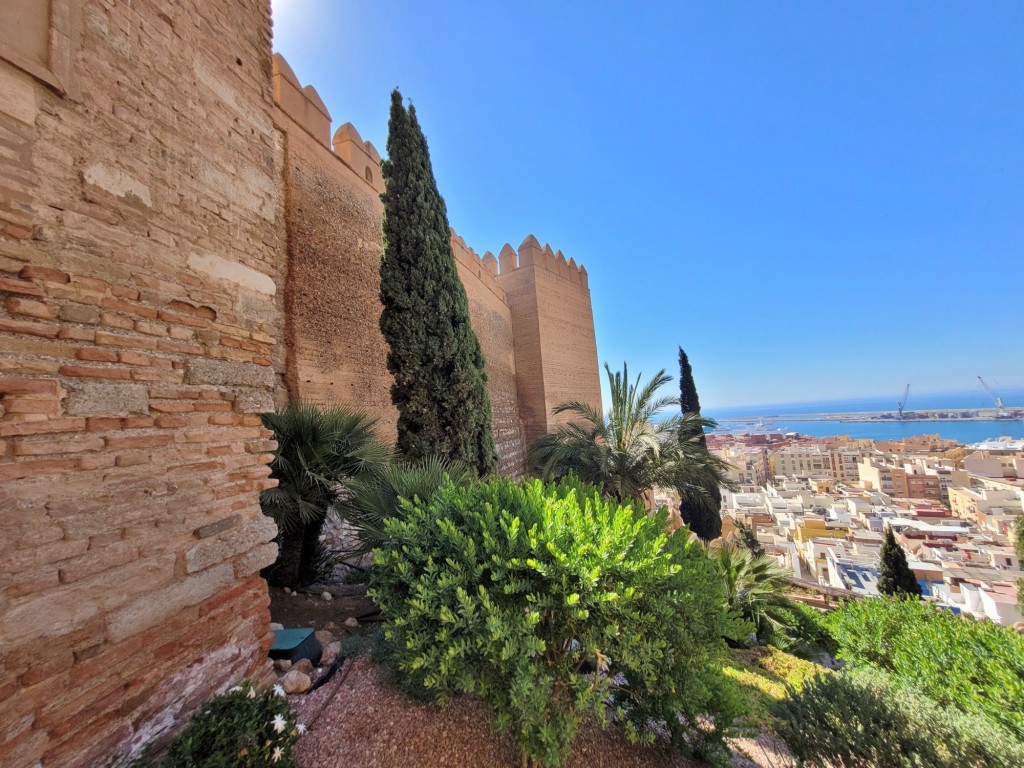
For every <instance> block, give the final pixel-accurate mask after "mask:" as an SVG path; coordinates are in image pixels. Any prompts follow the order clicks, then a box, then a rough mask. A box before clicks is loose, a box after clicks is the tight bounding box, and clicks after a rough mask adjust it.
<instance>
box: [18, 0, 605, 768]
mask: <svg viewBox="0 0 1024 768" xmlns="http://www.w3.org/2000/svg"><path fill="white" fill-rule="evenodd" d="M11 2H13V3H14V6H16V7H17V9H18V13H31V14H38V17H37V18H36V17H33V18H35V20H36V21H38V29H39V30H42V31H43V32H46V34H42V35H40V36H37V37H33V38H31V39H27V38H26V39H22V38H20V37H18V36H17V35H15V34H14V33H12V32H11V31H10V28H9V27H5V26H4V25H0V723H2V724H3V726H2V727H0V756H2V757H0V762H2V763H3V765H4V768H29V767H30V766H39V765H42V766H46V768H63V767H64V766H74V767H77V766H81V767H82V768H86V767H91V766H94V765H104V764H107V762H108V760H109V759H110V758H124V757H126V756H128V755H130V754H133V753H134V752H137V750H138V748H139V747H141V745H142V744H143V743H145V742H147V741H149V740H150V739H152V738H160V737H162V736H166V735H167V734H168V733H169V732H170V730H171V729H173V728H174V727H176V726H178V725H180V724H181V723H182V722H183V721H184V719H185V718H186V717H187V716H188V715H189V714H191V713H192V712H193V711H195V709H196V708H197V707H198V706H199V704H200V703H201V702H202V701H204V700H205V699H206V698H208V697H209V696H210V695H211V694H212V693H214V692H216V691H221V690H224V689H225V688H226V687H227V686H229V685H231V684H233V683H234V682H237V681H238V680H239V679H240V678H242V677H243V676H247V675H248V676H256V677H260V676H264V675H267V674H269V664H268V662H267V659H266V652H267V648H268V646H269V643H270V634H269V632H268V625H269V611H268V605H269V601H268V593H267V585H266V583H265V582H264V581H263V580H262V579H261V578H260V576H259V570H260V568H262V567H263V566H265V565H268V564H269V563H271V562H272V561H273V560H274V557H275V553H276V547H275V545H274V544H273V542H272V539H273V537H274V534H275V532H276V531H275V527H274V525H273V523H272V522H271V521H270V520H269V518H267V517H265V516H264V515H262V513H261V511H260V508H259V503H258V497H259V493H260V491H261V490H262V489H264V488H267V487H270V486H271V485H272V483H273V481H270V480H269V479H268V476H269V468H268V467H267V464H268V462H269V461H270V460H271V458H272V456H271V453H270V451H271V450H273V448H274V443H273V441H272V440H270V439H269V437H270V433H269V432H268V431H267V430H264V429H263V428H262V426H261V421H260V416H259V414H260V413H263V412H266V411H269V410H272V409H274V408H275V406H278V405H281V404H282V403H283V402H284V401H285V400H286V398H287V397H288V396H289V395H293V396H294V395H298V396H303V397H308V398H310V399H313V400H317V401H321V402H334V401H341V402H348V403H351V404H354V405H357V406H359V407H361V408H366V409H369V410H371V411H372V412H374V413H376V414H377V415H379V416H380V417H381V424H382V427H383V430H384V433H385V436H388V437H393V433H394V424H395V412H394V408H393V406H392V405H391V401H390V393H389V389H390V385H391V378H390V376H389V374H388V371H387V366H386V352H387V350H386V345H385V344H384V341H383V338H382V337H381V334H380V330H379V327H378V318H379V314H380V309H381V308H380V301H379V298H378V292H379V291H378V288H379V261H380V257H381V227H380V224H381V214H382V210H381V203H380V200H379V194H380V192H381V191H382V189H383V180H382V178H381V175H380V157H379V155H378V153H377V151H376V149H375V148H374V147H373V146H372V145H371V144H369V143H368V142H365V141H363V140H362V138H361V137H360V136H359V134H358V132H357V131H356V129H355V128H354V127H353V126H351V125H349V124H345V125H342V126H341V127H340V128H339V129H338V130H337V131H336V132H335V133H334V134H333V136H332V135H331V117H330V114H329V112H328V110H327V108H326V106H325V105H324V103H323V101H322V100H321V99H320V97H319V95H318V94H317V93H316V91H315V89H313V88H312V87H311V86H309V85H307V86H302V85H301V84H300V83H299V81H298V79H297V78H296V77H295V74H294V73H293V72H292V71H291V69H290V67H288V66H287V63H286V62H284V60H283V59H280V58H279V57H276V58H274V59H272V57H271V52H270V37H271V35H270V18H269V5H268V4H267V3H266V2H252V3H241V4H239V3H234V4H231V5H230V8H228V7H226V6H223V5H222V4H218V3H208V2H201V1H200V0H179V2H177V3H174V4H170V3H166V2H161V0H134V1H133V2H132V3H100V2H93V1H92V0H11ZM14 6H11V7H14ZM3 12H7V11H6V9H5V10H4V11H3ZM0 18H2V16H0ZM47 25H49V30H48V31H47V29H46V28H47ZM30 26H31V25H30ZM31 28H32V29H35V28H36V27H35V26H32V27H31ZM19 46H20V47H19ZM12 51H13V53H12ZM452 239H453V251H454V253H455V258H456V264H457V266H458V270H459V275H460V277H461V279H462V282H463V284H464V286H465V288H466V293H467V297H468V299H469V306H470V312H471V315H472V322H473V326H474V328H475V330H476V332H477V335H478V337H479V338H480V342H481V345H482V347H483V350H484V354H485V355H486V357H487V371H488V376H489V386H490V392H491V400H492V405H493V409H494V424H495V430H494V431H495V438H496V441H497V444H498V447H499V452H500V454H501V470H502V471H503V472H505V473H507V474H518V473H520V472H521V471H522V469H523V450H524V445H525V439H526V435H524V425H525V426H526V428H527V429H528V430H529V433H530V434H533V433H536V432H537V431H538V430H542V429H543V428H544V426H545V425H546V424H547V422H546V421H545V418H546V417H545V416H544V410H545V408H547V407H548V403H549V402H552V401H553V398H555V397H556V396H558V395H560V394H561V393H567V394H568V393H571V394H572V396H574V397H576V396H581V395H582V396H584V397H591V392H590V390H589V389H588V386H589V384H588V382H590V381H593V382H595V383H596V375H597V369H596V357H588V356H587V355H588V354H589V352H587V350H590V349H592V347H593V324H592V321H591V319H590V304H589V292H588V290H587V281H586V272H585V270H582V268H577V267H576V265H575V264H574V263H573V262H571V261H568V262H567V261H565V260H564V259H563V258H561V255H560V254H558V253H552V252H551V250H550V248H548V249H546V250H545V249H542V248H540V247H539V246H537V247H536V248H535V247H534V244H535V243H536V240H535V239H528V241H529V242H528V243H526V245H527V246H528V247H527V248H525V250H524V249H522V248H521V249H520V253H519V254H516V253H515V252H514V251H513V252H512V254H511V256H510V255H509V254H508V253H506V251H505V250H503V251H502V253H501V254H500V256H499V258H497V259H496V258H495V257H494V256H493V255H491V254H489V253H485V254H484V256H483V257H482V258H478V257H477V255H476V254H475V252H473V251H472V250H471V249H469V248H468V247H466V246H465V243H464V242H463V241H462V240H461V238H459V237H458V236H457V235H455V234H454V233H453V234H452ZM508 250H510V249H508ZM499 267H500V268H499ZM588 323H589V325H588ZM580 350H583V352H581V351H580ZM563 353H564V354H567V355H568V357H567V358H566V359H565V360H562V359H561V358H560V357H559V356H560V355H562V354H563ZM591 363H592V365H591ZM588 365H589V366H590V367H589V369H588V368H587V366H588ZM593 393H596V394H594V397H593V399H592V402H594V403H595V404H597V403H599V398H600V394H599V391H598V390H597V389H596V386H595V387H594V388H593Z"/></svg>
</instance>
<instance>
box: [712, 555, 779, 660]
mask: <svg viewBox="0 0 1024 768" xmlns="http://www.w3.org/2000/svg"><path fill="white" fill-rule="evenodd" d="M709 554H710V556H711V562H712V564H713V565H714V566H715V570H716V571H717V572H718V575H719V577H720V578H721V580H722V588H723V589H724V591H725V599H726V602H727V603H728V604H729V608H731V609H732V610H733V611H734V612H735V613H736V614H738V615H739V616H741V617H742V618H743V619H745V620H746V621H748V622H750V624H751V625H752V626H753V628H754V633H755V636H756V639H757V641H758V642H761V643H765V644H767V643H771V644H772V645H776V646H778V647H781V648H783V649H785V648H786V647H787V646H789V645H790V644H791V643H793V642H795V641H796V640H798V639H799V638H797V637H796V632H795V629H796V628H795V627H793V622H792V618H791V615H790V614H791V611H790V609H791V607H792V604H793V603H792V600H790V599H789V598H788V597H787V596H786V592H787V591H788V589H789V583H788V579H789V577H790V575H791V574H790V572H789V570H787V569H786V568H783V567H782V566H780V565H779V564H778V563H777V562H776V561H775V559H774V558H772V557H769V556H767V555H755V554H754V553H753V552H751V551H750V550H749V549H747V548H746V547H743V546H741V545H739V544H736V543H735V542H732V541H724V542H721V543H720V544H718V545H717V546H713V547H711V548H710V550H709Z"/></svg>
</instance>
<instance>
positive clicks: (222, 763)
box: [159, 681, 302, 768]
mask: <svg viewBox="0 0 1024 768" xmlns="http://www.w3.org/2000/svg"><path fill="white" fill-rule="evenodd" d="M278 691H280V689H278V688H277V687H276V686H275V688H265V687H262V686H259V685H256V684H255V683H252V682H250V681H243V682H242V684H241V685H238V686H235V687H234V688H232V689H231V690H230V691H228V692H227V693H224V694H220V695H218V696H214V697H213V698H211V699H210V700H209V701H207V702H206V703H205V704H204V705H203V707H202V709H200V710H199V712H198V713H197V714H196V715H195V717H193V718H192V720H191V721H190V722H189V724H188V725H187V726H185V729H184V730H183V731H182V732H181V733H179V734H178V735H177V736H176V737H174V739H173V740H172V741H171V744H170V747H169V749H168V751H167V754H166V756H165V757H164V759H163V760H162V761H161V762H160V763H159V766H160V768H195V766H204V768H263V766H267V767H268V768H269V767H270V766H273V768H290V766H292V765H293V762H292V746H293V745H294V744H295V740H296V739H297V738H298V736H299V733H300V731H301V730H302V729H301V728H300V727H299V726H298V725H296V723H295V716H294V715H293V714H292V711H291V710H290V709H289V707H288V701H287V700H286V699H285V697H284V692H283V691H280V692H278Z"/></svg>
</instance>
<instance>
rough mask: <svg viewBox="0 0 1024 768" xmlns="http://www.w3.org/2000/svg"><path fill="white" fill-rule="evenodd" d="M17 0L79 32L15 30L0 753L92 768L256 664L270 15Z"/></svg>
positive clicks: (234, 6)
mask: <svg viewBox="0 0 1024 768" xmlns="http://www.w3.org/2000/svg"><path fill="white" fill-rule="evenodd" d="M5 5H6V0H5ZM15 5H18V1H17V0H15ZM20 5H21V7H20V8H15V9H14V11H17V12H18V13H21V14H28V15H22V16H20V17H18V19H17V20H18V21H31V20H32V19H31V18H30V17H29V15H30V14H33V13H41V14H42V17H41V23H43V24H44V25H45V24H51V25H53V26H54V29H53V36H52V37H51V45H57V46H59V45H65V44H67V45H73V48H72V49H71V55H70V59H69V61H70V66H69V67H67V68H66V69H65V70H63V71H61V69H60V68H59V67H51V68H50V74H52V75H53V76H52V77H50V78H49V81H47V72H42V74H41V75H40V76H36V75H35V74H29V72H31V71H33V67H32V63H31V62H30V61H29V62H25V61H20V63H21V64H23V65H24V66H17V67H16V66H12V65H11V64H10V63H9V61H10V60H11V59H14V60H19V59H18V52H17V51H15V52H14V53H11V54H10V55H9V56H8V55H7V54H8V53H9V52H10V49H11V46H12V45H18V44H19V42H20V41H19V40H18V39H10V37H12V36H13V35H12V34H9V35H8V37H7V38H5V37H4V34H5V33H4V31H3V30H6V32H7V33H16V32H17V31H18V30H17V29H16V28H12V26H10V24H8V25H7V26H5V25H4V24H3V23H0V42H2V43H4V44H5V45H6V46H7V47H6V48H0V55H3V56H4V57H5V58H4V59H0V233H2V234H0V553H2V555H0V659H2V661H0V665H2V666H0V763H2V764H3V766H5V768H20V767H21V766H34V765H42V766H45V767H46V768H49V767H50V766H94V765H102V764H104V763H105V762H106V757H107V756H109V755H118V754H121V755H123V754H125V753H127V752H128V751H129V749H130V748H131V745H133V744H134V745H138V744H140V743H141V742H142V741H144V740H146V739H147V738H149V736H150V735H152V734H156V733H158V732H159V731H161V730H163V729H166V727H167V726H168V725H169V724H170V723H172V722H174V721H175V720H176V719H178V716H179V714H180V713H184V712H190V711H191V710H192V709H194V708H195V706H196V705H197V704H198V703H199V702H200V701H202V700H203V699H204V698H206V697H207V696H208V695H209V694H210V693H211V692H212V691H214V690H215V689H218V688H223V686H225V685H227V684H229V683H230V682H232V681H236V680H238V679H239V678H241V677H242V676H243V675H247V674H260V673H262V672H264V671H265V670H266V667H265V661H264V659H265V649H266V647H267V644H268V642H269V636H268V631H267V627H268V621H269V617H268V599H267V589H266V585H265V583H264V582H263V581H262V580H261V579H260V578H259V575H258V570H259V568H260V567H262V566H264V565H266V564H268V563H269V562H272V560H273V558H274V555H275V546H274V545H273V544H272V543H268V542H270V540H271V539H272V538H273V535H274V532H275V531H274V526H273V524H272V523H270V522H269V520H268V519H267V518H265V517H264V516H263V515H261V514H260V510H259V505H258V502H257V497H258V494H259V491H260V490H261V489H262V488H264V487H266V485H267V483H268V480H267V476H268V468H267V466H266V464H267V461H268V458H269V456H268V453H267V452H268V451H269V450H270V449H271V448H272V446H273V443H272V442H270V441H269V440H268V439H267V437H268V436H267V433H266V432H265V430H263V429H262V427H261V426H260V420H259V416H258V415H257V414H258V413H259V412H260V411H263V410H266V409H268V408H272V407H273V405H274V399H275V392H276V391H280V392H281V393H282V394H283V388H282V387H281V386H279V377H278V375H277V374H276V373H275V371H279V370H283V353H282V350H281V347H280V346H279V344H278V340H279V339H280V338H281V336H282V333H283V326H284V323H283V299H282V293H281V292H280V291H278V290H277V288H276V286H277V285H282V284H283V283H284V277H285V276H284V272H283V270H284V268H285V265H286V261H285V259H284V258H283V253H284V226H283V192H282V185H281V183H280V179H279V173H278V169H279V168H280V167H281V164H282V158H281V152H282V150H281V138H280V135H279V133H278V132H277V131H276V130H275V128H274V125H273V122H272V119H271V111H272V108H273V100H272V95H271V58H270V18H269V7H268V2H267V0H244V1H243V0H237V1H236V2H229V3H223V2H216V3H214V2H205V1H204V0H178V1H177V2H156V1H155V0H148V1H147V0H134V2H131V3H126V2H101V1H100V0H86V1H85V2H81V3H79V2H77V0H52V2H45V1H44V0H33V2H32V3H21V4H20ZM9 10H11V7H10V6H9V7H8V8H7V9H5V11H4V12H5V13H6V12H7V11H9ZM14 11H11V12H12V13H13V12H14ZM6 20H7V21H8V22H10V17H8V18H7V19H6ZM40 39H42V38H40ZM54 41H55V42H54ZM44 43H45V41H44ZM43 53H46V51H43ZM32 54H33V51H31V50H29V51H27V52H26V55H27V56H31V55H32ZM5 59H6V60H5ZM43 64H44V65H45V64H46V61H45V60H43ZM26 70H28V71H29V72H27V71H26Z"/></svg>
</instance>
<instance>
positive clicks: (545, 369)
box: [497, 235, 601, 443]
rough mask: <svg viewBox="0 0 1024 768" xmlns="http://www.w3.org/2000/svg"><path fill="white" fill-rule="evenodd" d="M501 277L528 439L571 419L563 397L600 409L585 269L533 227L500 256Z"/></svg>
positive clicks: (520, 406)
mask: <svg viewBox="0 0 1024 768" xmlns="http://www.w3.org/2000/svg"><path fill="white" fill-rule="evenodd" d="M498 258H499V261H500V273H499V274H498V276H497V282H498V285H499V286H500V287H501V288H502V289H503V290H504V291H505V295H506V297H507V301H508V305H509V308H510V311H511V315H512V326H513V328H514V329H515V334H514V345H513V346H514V354H515V366H516V382H517V389H518V392H519V408H520V413H521V414H522V420H523V428H524V432H525V439H526V441H527V443H530V442H532V441H533V440H536V439H537V438H538V437H540V436H541V435H544V434H546V433H548V432H551V431H553V430H554V429H555V428H556V427H558V426H559V425H560V424H564V423H567V422H568V421H569V420H570V418H571V415H570V414H560V415H558V416H553V415H552V414H551V410H552V409H553V408H554V407H555V406H556V405H558V404H559V403H563V402H567V401H569V400H581V401H583V402H586V403H589V404H590V405H591V406H593V407H594V408H596V409H597V410H598V411H600V410H601V384H600V378H599V375H598V361H597V342H596V339H595V336H594V316H593V312H592V309H591V304H590V288H589V285H588V278H587V271H586V269H584V268H583V267H582V266H577V265H576V263H575V261H573V260H566V258H565V257H564V256H563V255H562V253H561V251H559V252H557V253H553V252H552V250H551V248H550V246H548V245H544V246H541V245H540V243H539V242H538V241H537V238H536V237H534V236H533V235H529V236H528V237H527V238H526V239H525V240H523V242H522V243H521V244H520V246H519V251H518V253H517V252H516V251H515V250H513V248H512V246H510V245H508V244H506V245H505V246H504V247H503V248H502V249H501V253H500V254H499V256H498Z"/></svg>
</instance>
